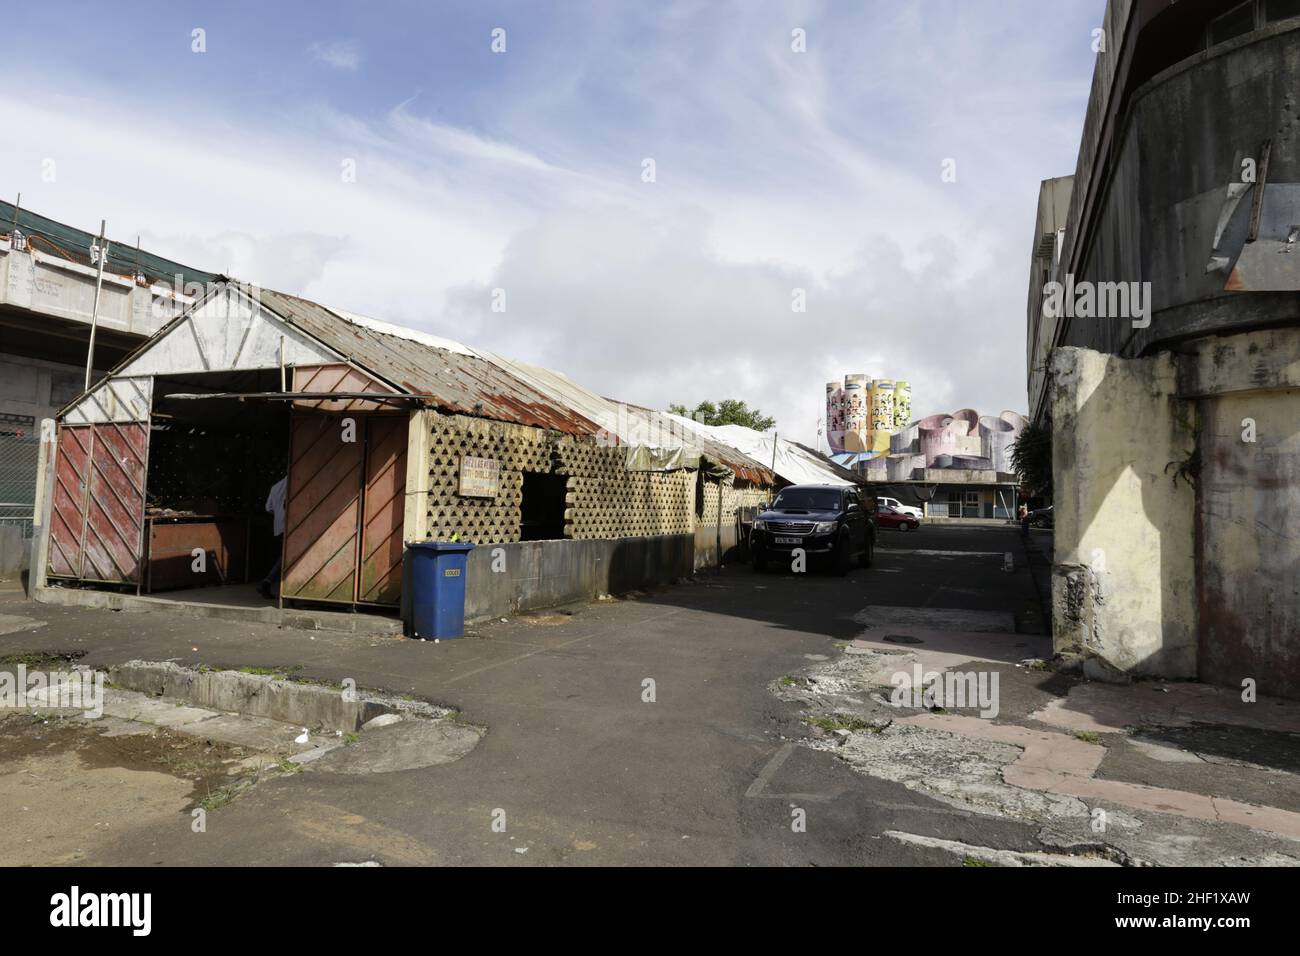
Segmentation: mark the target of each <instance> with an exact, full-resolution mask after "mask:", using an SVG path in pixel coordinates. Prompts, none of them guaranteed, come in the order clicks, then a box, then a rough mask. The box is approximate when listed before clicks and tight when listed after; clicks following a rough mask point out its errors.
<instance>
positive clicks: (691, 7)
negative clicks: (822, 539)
mask: <svg viewBox="0 0 1300 956" xmlns="http://www.w3.org/2000/svg"><path fill="white" fill-rule="evenodd" d="M1103 6H1104V5H1103V3H1102V2H1101V0H1052V2H1051V3H1049V4H1045V3H1043V2H1042V0H1036V2H1023V0H954V2H947V0H915V2H910V3H907V2H892V3H885V2H882V3H876V2H858V3H850V2H827V3H793V2H789V3H782V2H772V3H761V2H748V3H677V2H667V3H649V4H646V3H635V4H634V3H621V2H604V3H590V4H588V3H578V2H566V3H417V2H412V0H406V2H385V0H373V2H370V3H365V4H354V3H347V4H342V3H338V4H329V3H303V2H296V0H294V2H269V0H264V2H262V3H250V2H242V0H235V2H225V3H221V4H211V3H185V2H167V3H164V2H154V0H146V2H131V3H126V4H113V5H107V4H102V3H91V2H67V0H50V2H46V3H43V4H29V5H10V8H9V9H7V10H6V20H7V29H6V48H7V52H6V58H7V60H8V66H7V68H6V74H7V81H6V83H5V84H3V85H2V86H0V128H3V129H5V131H6V136H5V147H4V148H3V149H2V150H0V191H3V194H4V196H5V198H9V199H12V196H13V194H14V193H17V192H22V193H23V203H24V205H25V206H27V207H29V208H32V209H35V210H37V211H39V212H42V213H44V214H46V215H50V216H53V217H55V218H58V219H62V220H64V221H67V222H71V223H74V224H77V225H81V226H83V227H85V228H90V227H92V226H94V225H95V224H97V222H98V220H99V219H100V218H107V219H108V222H109V226H110V233H112V234H115V235H118V236H122V237H129V238H134V236H135V234H136V233H140V234H142V236H143V242H144V244H145V245H146V246H147V247H149V248H151V249H152V250H154V251H156V252H158V253H160V254H164V255H168V256H172V257H174V258H178V259H181V260H182V261H186V262H190V263H192V264H193V265H195V266H198V267H201V268H210V269H214V270H222V269H228V270H230V271H232V272H234V273H235V274H237V275H239V276H241V277H243V278H247V279H250V280H253V281H258V282H262V283H264V284H266V285H269V286H272V287H277V288H282V289H285V290H286V291H290V292H295V293H298V294H302V295H306V296H309V297H312V298H318V299H320V300H322V301H325V302H328V303H330V304H334V305H338V306H341V307H343V308H347V309H350V310H352V311H356V312H361V313H366V314H370V315H374V316H376V317H378V318H382V319H385V320H387V321H391V322H398V323H401V324H405V325H410V326H413V327H416V328H421V329H426V330H429V331H433V332H436V333H438V334H440V335H445V336H448V337H451V338H456V339H460V340H462V341H465V342H467V343H469V344H471V345H475V346H482V347H486V348H492V349H495V350H498V351H501V352H504V353H506V354H510V355H512V356H515V357H517V358H521V359H524V360H527V361H533V362H538V363H541V364H545V365H549V366H551V367H554V368H558V369H560V370H561V371H564V372H566V373H567V374H569V375H570V376H572V377H573V378H575V379H577V380H579V381H581V382H583V383H584V384H587V385H589V386H591V387H593V388H596V389H598V390H600V391H602V392H604V393H606V394H609V395H612V396H614V397H618V398H625V399H627V400H629V401H635V402H639V403H643V404H649V405H657V406H663V405H666V404H667V403H668V402H671V401H683V402H687V403H688V404H694V403H695V402H696V401H698V400H700V399H703V398H722V397H730V396H735V397H740V398H744V399H746V400H748V401H750V402H751V403H753V404H757V405H760V406H762V407H763V408H764V409H765V410H767V411H768V412H770V413H774V414H776V415H777V417H778V421H779V427H780V428H781V430H782V432H783V433H784V434H787V435H789V436H791V437H796V438H801V439H803V440H805V441H808V442H809V443H812V442H813V441H815V440H816V438H815V436H816V428H817V424H816V422H817V418H818V416H819V414H820V407H821V401H822V396H823V389H824V383H825V382H826V381H828V380H830V379H832V378H836V377H838V376H839V375H842V374H843V373H845V372H853V371H864V372H868V373H872V374H875V375H879V376H884V377H893V378H900V379H907V380H910V381H911V382H912V383H913V394H914V407H915V410H916V412H917V413H918V414H925V413H930V412H935V411H945V410H952V409H953V408H956V407H963V406H974V407H978V408H980V409H981V410H986V411H991V412H995V413H996V412H997V411H1000V410H1001V409H1002V408H1016V409H1020V410H1023V409H1024V406H1025V397H1024V318H1025V297H1026V288H1027V270H1028V264H1029V255H1030V246H1031V242H1032V238H1033V237H1032V232H1033V213H1034V203H1035V201H1036V197H1037V190H1038V183H1039V181H1040V180H1041V179H1043V178H1046V177H1049V176H1058V175H1062V174H1067V173H1071V172H1073V170H1074V165H1075V158H1076V153H1077V149H1078V143H1079V131H1080V128H1081V125H1082V120H1083V111H1084V107H1085V105H1086V101H1087V92H1088V88H1089V83H1090V79H1091V74H1092V65H1093V61H1094V54H1093V52H1092V50H1091V42H1092V37H1091V32H1092V30H1093V28H1094V27H1095V26H1096V25H1098V23H1099V21H1100V19H1101V14H1102V11H1103ZM498 27H499V28H502V29H504V30H505V31H506V32H505V39H506V51H505V52H504V53H493V52H492V50H491V41H492V36H491V32H492V30H493V29H495V28H498ZM196 29H202V30H203V31H204V40H205V43H206V52H203V53H195V52H193V50H192V46H193V41H192V33H193V31H194V30H196ZM794 29H801V30H803V31H805V34H806V38H807V40H806V43H807V51H806V52H804V53H796V52H794V51H793V50H792V49H791V31H792V30H794ZM647 158H651V159H653V160H654V163H655V172H656V178H655V181H654V182H652V183H647V182H644V181H643V178H642V170H643V161H644V160H645V159H647ZM945 159H953V160H955V161H956V170H957V178H956V181H955V182H944V181H943V180H942V178H941V175H940V174H941V169H942V163H943V162H944V160H945ZM49 160H53V161H54V163H53V167H52V168H53V169H54V176H53V181H48V180H49V178H50V176H49V172H48V171H49V169H50V168H51V166H50V164H49V162H48V161H49ZM345 163H350V164H351V165H352V167H353V168H355V170H356V176H355V181H345V179H344V177H343V175H342V172H341V170H342V169H343V168H344V164H345ZM795 288H802V289H805V290H807V302H808V308H807V312H805V313H792V312H791V309H790V302H791V297H792V290H793V289H795ZM495 289H503V290H504V291H505V302H506V311H505V312H504V313H499V312H493V311H492V310H491V303H492V301H493V298H492V296H493V290H495Z"/></svg>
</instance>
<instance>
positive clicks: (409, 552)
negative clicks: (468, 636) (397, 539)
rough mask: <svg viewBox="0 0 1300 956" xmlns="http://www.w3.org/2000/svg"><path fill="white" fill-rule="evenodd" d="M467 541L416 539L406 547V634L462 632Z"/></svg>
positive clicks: (442, 635) (454, 634) (444, 635)
mask: <svg viewBox="0 0 1300 956" xmlns="http://www.w3.org/2000/svg"><path fill="white" fill-rule="evenodd" d="M473 550H474V545H472V544H470V543H469V542H466V541H416V542H414V543H412V544H410V545H407V548H406V560H407V561H408V562H409V573H410V578H409V581H410V593H411V604H410V607H411V619H410V625H409V628H408V636H410V637H422V638H424V639H425V640H432V639H433V638H437V639H438V640H446V639H447V638H449V637H461V636H462V635H464V633H465V565H466V562H467V561H468V556H469V553H470V552H471V551H473Z"/></svg>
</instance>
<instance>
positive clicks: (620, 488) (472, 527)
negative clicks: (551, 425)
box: [427, 414, 697, 544]
mask: <svg viewBox="0 0 1300 956" xmlns="http://www.w3.org/2000/svg"><path fill="white" fill-rule="evenodd" d="M429 420H430V426H429V427H430V433H429V435H428V454H427V457H428V465H429V472H428V506H427V511H428V531H427V534H428V536H429V537H431V538H436V539H442V540H445V539H447V538H449V537H451V535H453V534H459V535H460V537H461V538H463V539H465V540H468V541H473V542H475V543H476V544H502V543H508V542H513V541H518V540H519V537H520V517H521V505H522V501H523V480H524V472H526V471H532V472H540V473H543V474H550V473H552V472H553V473H555V474H560V475H565V476H567V493H566V497H565V520H564V533H565V535H566V537H570V538H578V539H596V538H632V537H642V536H653V535H666V534H690V533H691V532H692V531H693V530H694V511H695V480H696V474H697V473H696V472H694V471H686V470H682V471H673V472H629V471H627V469H626V467H625V466H624V460H625V455H626V449H624V448H621V447H603V446H600V445H598V444H596V443H595V442H594V441H591V440H589V439H577V438H573V437H571V436H568V435H561V434H558V433H555V432H547V431H544V430H543V429H540V428H530V427H527V426H524V425H511V424H506V423H504V422H492V421H487V420H485V419H479V418H468V417H465V416H460V415H436V414H435V415H430V416H429ZM466 455H470V456H473V457H477V458H491V459H495V460H496V461H499V462H500V463H501V485H500V491H499V493H498V495H497V497H496V498H495V499H476V498H461V497H460V496H459V495H458V494H457V490H458V488H459V484H460V460H461V458H462V457H464V456H466Z"/></svg>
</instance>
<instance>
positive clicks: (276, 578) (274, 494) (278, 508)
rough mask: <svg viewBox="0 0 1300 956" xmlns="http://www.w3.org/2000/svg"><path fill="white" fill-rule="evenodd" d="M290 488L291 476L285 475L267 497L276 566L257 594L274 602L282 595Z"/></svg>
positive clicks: (263, 581)
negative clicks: (285, 528) (281, 581)
mask: <svg viewBox="0 0 1300 956" xmlns="http://www.w3.org/2000/svg"><path fill="white" fill-rule="evenodd" d="M288 487H289V476H288V475H285V476H284V477H283V478H281V479H280V480H279V481H277V482H276V483H275V484H273V485H272V486H271V490H270V492H269V493H268V494H267V496H266V510H267V511H268V512H270V514H271V531H272V533H274V534H275V564H273V565H271V570H270V571H267V572H266V577H264V578H262V583H261V584H259V585H258V586H257V593H259V594H260V595H262V597H264V598H266V599H267V600H274V599H275V597H276V595H278V594H279V593H280V561H281V558H282V557H283V555H284V548H283V544H284V500H285V493H286V492H287V490H288Z"/></svg>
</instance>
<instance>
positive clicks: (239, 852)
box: [0, 527, 1040, 866]
mask: <svg viewBox="0 0 1300 956" xmlns="http://www.w3.org/2000/svg"><path fill="white" fill-rule="evenodd" d="M880 545H881V547H880V549H879V551H878V552H877V560H876V566H875V567H874V568H871V569H855V570H854V571H853V572H851V573H850V575H849V576H848V577H846V578H837V577H833V576H830V575H826V574H820V573H816V572H814V573H810V574H802V575H796V574H791V573H781V572H777V573H768V574H763V575H758V574H755V573H753V572H752V571H751V570H750V569H749V568H748V567H743V566H741V567H728V568H726V569H725V570H724V571H723V572H722V573H721V574H720V575H717V576H704V577H702V578H701V583H697V584H694V585H689V586H679V587H673V588H669V589H666V590H663V591H661V592H658V593H655V594H652V595H648V596H645V597H642V598H639V599H634V600H624V601H615V602H609V603H603V604H595V605H587V606H583V607H579V608H573V609H569V610H571V611H573V613H572V614H556V613H552V614H544V615H537V616H535V617H532V618H528V617H524V618H519V619H513V620H511V621H509V622H508V623H493V624H490V625H488V626H486V627H482V628H480V629H478V631H477V632H476V633H474V634H472V635H470V636H468V637H466V638H465V639H462V640H457V641H446V642H442V643H438V644H433V643H428V642H420V641H408V640H404V639H401V638H395V637H387V636H365V635H345V634H330V633H325V632H317V633H315V634H309V633H306V632H301V631H287V630H286V631H280V630H276V629H274V628H265V627H251V626H248V625H239V624H233V623H228V622H197V621H191V620H182V619H177V618H172V617H169V616H164V615H160V614H138V613H136V614H130V613H114V612H105V611H86V610H78V609H69V608H53V607H45V606H41V605H34V604H30V603H27V602H25V601H21V600H19V599H18V596H17V595H15V594H13V593H10V595H9V598H10V600H8V601H7V602H5V603H3V604H0V613H2V614H7V615H17V616H23V617H30V618H31V619H33V620H35V621H40V622H44V623H43V625H42V626H40V627H36V628H34V629H30V630H23V631H18V632H16V633H9V634H5V635H3V636H0V654H12V653H15V652H19V651H32V650H57V651H65V652H67V651H85V652H87V653H86V656H85V658H84V659H83V661H84V663H87V664H92V665H93V664H100V665H104V664H111V663H114V662H119V661H123V660H129V659H132V658H146V659H154V660H162V659H172V660H177V661H178V662H181V663H204V664H208V665H211V666H216V667H239V666H248V665H257V666H267V667H299V668H300V670H298V673H299V674H301V675H303V676H309V677H315V678H322V679H328V680H332V681H339V680H342V679H343V678H346V677H351V678H353V679H355V680H356V681H357V683H358V685H359V686H361V687H363V688H364V687H370V688H382V689H385V690H389V691H393V692H397V693H409V694H413V695H416V696H419V697H422V698H425V699H428V700H431V701H434V702H437V703H440V704H445V705H448V706H452V707H455V708H457V709H458V710H459V711H460V712H461V718H460V719H462V720H466V721H470V722H472V723H475V724H478V725H480V726H482V727H485V728H486V731H487V732H486V735H485V737H484V738H483V740H482V741H481V743H480V744H479V745H478V747H477V748H476V749H475V750H473V751H472V752H471V753H470V754H469V755H468V756H466V757H464V758H462V759H461V760H459V761H457V762H455V763H452V764H447V765H443V766H436V767H429V768H425V769H420V770H408V771H400V772H393V773H379V774H369V775H344V774H336V773H326V772H317V771H312V770H307V771H305V772H302V773H298V774H295V775H292V776H289V777H285V778H282V779H276V780H271V781H268V782H264V783H262V784H259V785H258V786H257V787H255V788H253V789H252V790H251V791H249V792H248V793H246V794H245V795H244V796H241V797H240V798H239V799H237V800H235V801H234V802H233V803H231V804H229V805H227V806H225V807H222V808H220V809H218V810H214V811H213V812H211V813H210V814H209V817H208V825H207V831H206V832H205V833H193V832H192V831H191V827H190V819H189V816H188V815H180V814H178V815H177V818H176V820H175V824H174V825H170V824H169V825H164V826H159V825H151V826H148V827H140V826H134V825H133V824H132V821H131V820H130V819H129V814H127V815H126V816H125V817H124V818H123V819H121V820H120V821H118V823H117V824H116V828H115V830H114V833H113V836H112V838H111V839H110V840H108V841H107V842H103V843H101V844H100V845H99V849H97V850H96V851H95V853H94V855H93V858H91V859H89V860H87V861H86V862H91V863H103V864H127V863H130V864H146V865H148V864H169V865H204V864H224V865H232V864H233V865H274V864H315V865H319V864H331V863H338V862H361V861H367V860H374V861H378V862H380V863H383V864H385V865H398V864H452V865H454V864H491V865H536V864H557V863H568V864H606V865H609V864H613V865H628V864H631V865H640V864H651V865H655V864H706V865H714V864H723V865H734V864H741V865H746V864H766V865H794V866H801V865H821V866H825V865H890V864H936V865H955V864H959V863H960V861H954V859H953V858H952V857H951V856H949V855H946V854H943V853H940V852H938V851H932V850H928V849H924V848H916V847H910V846H906V845H903V844H899V843H897V842H895V841H892V840H888V839H882V838H881V837H880V834H881V833H882V832H883V831H885V830H890V829H898V830H905V831H908V832H911V833H917V834H924V835H933V836H943V837H945V838H948V839H953V840H961V841H964V842H970V843H977V844H980V845H983V846H990V847H999V848H1008V849H1032V848H1036V847H1037V843H1036V841H1035V839H1034V831H1033V829H1032V828H1031V827H1029V826H1026V825H1023V824H1020V823H1017V822H1002V821H993V820H990V819H989V818H987V817H979V816H973V815H970V814H966V813H964V812H962V811H959V810H956V809H953V808H952V807H950V806H948V805H946V804H942V803H939V802H937V801H934V800H931V799H928V798H926V797H924V796H921V795H918V794H917V793H914V792H912V791H909V790H907V789H906V788H905V787H903V786H902V785H901V784H894V783H890V782H888V781H881V780H875V779H871V778H866V777H864V776H861V775H859V774H857V773H855V772H854V771H852V770H851V769H850V768H848V767H847V766H846V765H845V764H843V763H842V762H841V761H839V760H838V759H836V758H835V757H834V756H833V755H832V754H829V753H825V752H817V751H813V750H809V749H807V748H805V747H799V746H791V744H792V742H795V741H798V740H799V739H801V738H802V737H804V736H805V734H806V732H807V731H806V728H805V726H804V724H803V723H802V722H801V720H800V715H799V712H798V711H797V709H796V708H795V707H794V706H793V705H791V704H787V703H783V702H781V701H779V700H777V699H776V698H775V697H774V696H773V695H772V693H771V691H770V689H769V685H770V684H771V682H773V681H775V680H778V679H779V678H780V677H781V676H782V675H785V674H789V673H792V672H796V671H797V670H798V669H799V668H801V667H805V666H807V665H808V664H809V663H810V662H811V661H812V660H815V659H816V656H817V655H831V654H833V653H835V652H836V650H835V647H834V644H835V642H842V641H845V640H849V639H851V638H853V637H854V636H855V635H856V634H858V633H859V632H860V631H861V625H860V624H858V623H856V622H855V621H854V620H853V615H854V614H855V613H856V612H859V611H860V610H861V609H862V608H864V607H866V606H869V605H894V606H898V607H906V608H922V609H939V608H951V609H967V610H997V611H1005V612H1009V613H1011V614H1013V615H1015V618H1016V620H1017V622H1018V623H1019V624H1020V626H1021V627H1022V628H1024V629H1026V630H1030V631H1032V630H1034V629H1035V628H1037V627H1039V626H1040V623H1039V622H1040V615H1039V610H1040V609H1039V598H1038V594H1037V592H1036V590H1035V589H1034V587H1033V585H1032V582H1031V581H1030V578H1029V574H1028V571H1027V570H1026V569H1025V568H1024V553H1023V550H1022V549H1021V547H1020V544H1019V538H1018V535H1017V533H1016V531H1015V530H1014V529H1010V528H1008V529H1000V528H947V529H945V528H938V527H930V528H925V529H923V530H921V531H920V532H915V533H910V534H908V533H903V532H884V533H882V538H881V542H880ZM1008 551H1009V552H1012V553H1013V554H1014V555H1015V559H1016V561H1017V565H1018V568H1017V570H1016V571H1015V572H1013V573H1007V572H1005V571H1004V570H1003V569H1002V557H1001V555H1002V554H1003V553H1004V552H1008ZM954 552H962V554H955V553H954ZM810 655H811V656H810ZM647 680H651V681H653V688H654V700H653V702H647V701H646V700H644V699H643V698H644V697H645V696H646V694H645V691H646V687H647V684H646V681H647ZM795 810H802V811H804V813H805V814H806V830H805V831H804V832H795V830H794V829H793V828H792V819H793V817H792V813H793V812H794V811H795ZM503 817H504V821H505V829H504V832H499V829H494V827H493V822H494V820H496V821H498V828H499V821H500V820H501V819H502V818H503ZM69 825H70V826H76V825H77V822H76V821H70V822H69ZM0 863H3V861H0Z"/></svg>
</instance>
